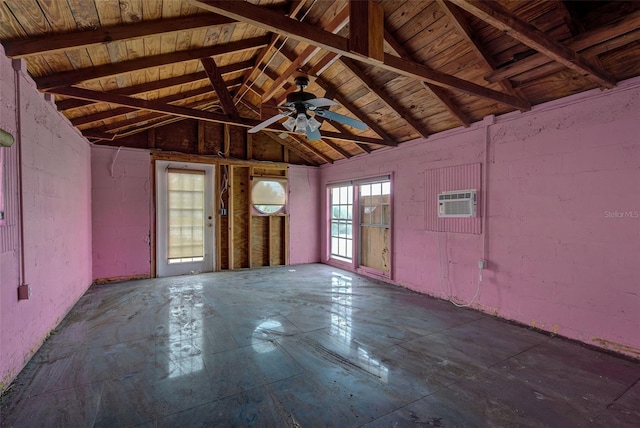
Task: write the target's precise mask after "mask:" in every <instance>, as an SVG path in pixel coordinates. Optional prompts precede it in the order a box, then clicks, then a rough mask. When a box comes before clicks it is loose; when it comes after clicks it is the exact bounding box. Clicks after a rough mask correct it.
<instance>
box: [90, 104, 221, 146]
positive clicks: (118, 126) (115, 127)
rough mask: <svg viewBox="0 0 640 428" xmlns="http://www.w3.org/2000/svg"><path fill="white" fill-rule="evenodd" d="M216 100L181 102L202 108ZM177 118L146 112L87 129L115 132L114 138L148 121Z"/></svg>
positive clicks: (139, 127)
mask: <svg viewBox="0 0 640 428" xmlns="http://www.w3.org/2000/svg"><path fill="white" fill-rule="evenodd" d="M217 102H218V100H217V98H209V99H205V100H200V101H195V102H191V103H188V104H183V105H182V106H183V107H189V108H198V109H200V110H204V109H207V108H210V107H212V106H214V105H216V104H217ZM178 120H184V118H182V117H176V116H172V115H166V114H163V113H147V114H141V115H138V116H136V117H133V118H130V119H124V120H121V121H118V122H115V123H111V124H109V125H105V126H100V127H96V128H88V129H93V130H97V131H101V132H107V133H110V134H113V133H115V134H117V135H116V138H119V137H120V136H121V135H123V134H124V133H127V134H131V133H135V132H140V131H143V130H145V129H146V125H148V124H149V123H152V124H154V125H155V124H158V123H166V122H169V121H178ZM134 127H135V129H133V130H132V129H131V128H134ZM122 130H125V131H124V133H122V132H121V131H122Z"/></svg>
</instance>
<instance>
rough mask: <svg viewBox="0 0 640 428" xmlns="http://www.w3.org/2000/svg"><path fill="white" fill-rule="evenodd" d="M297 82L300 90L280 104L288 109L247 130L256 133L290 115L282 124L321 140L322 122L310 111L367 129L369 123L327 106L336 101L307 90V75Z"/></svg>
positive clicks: (312, 138)
mask: <svg viewBox="0 0 640 428" xmlns="http://www.w3.org/2000/svg"><path fill="white" fill-rule="evenodd" d="M295 84H296V86H297V87H298V88H299V89H300V90H299V91H297V92H292V93H290V94H289V95H287V102H286V103H284V104H282V105H279V106H278V108H279V109H282V110H286V111H285V112H283V113H280V114H277V115H275V116H273V117H271V118H269V119H267V120H265V121H264V122H261V123H259V124H258V125H256V126H254V127H253V128H251V129H250V130H249V131H247V132H249V133H250V134H253V133H256V132H258V131H260V130H261V129H264V128H266V127H267V126H269V125H271V124H272V123H275V122H277V121H278V120H280V119H284V118H285V117H288V119H287V120H286V121H285V122H284V123H283V124H282V126H284V127H285V128H287V129H288V130H289V131H291V132H297V133H306V134H307V138H308V139H309V140H311V141H315V140H319V139H320V138H321V137H322V136H321V135H320V131H319V129H318V128H320V122H318V121H317V120H316V118H315V117H314V116H312V115H310V114H309V113H310V112H313V113H314V115H318V116H320V117H322V118H324V119H329V120H335V121H336V122H339V123H342V124H344V125H349V126H353V127H354V128H357V129H361V130H363V131H364V130H365V129H367V125H366V124H364V123H363V122H360V121H359V120H356V119H352V118H350V117H348V116H345V115H343V114H339V113H334V112H332V111H330V110H328V109H327V107H330V106H333V105H338V103H336V102H335V101H333V100H330V99H328V98H316V96H315V95H313V94H311V93H309V92H305V91H304V89H305V88H306V87H307V86H309V79H307V78H306V77H304V76H299V77H296V78H295Z"/></svg>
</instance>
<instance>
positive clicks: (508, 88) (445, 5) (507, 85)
mask: <svg viewBox="0 0 640 428" xmlns="http://www.w3.org/2000/svg"><path fill="white" fill-rule="evenodd" d="M436 2H437V3H438V6H440V8H441V9H442V10H443V11H444V13H445V14H446V15H447V16H448V17H449V19H450V21H451V23H452V24H453V25H454V26H455V27H456V29H457V30H458V34H460V35H461V36H462V37H463V38H464V39H465V40H466V41H467V43H469V46H471V49H473V51H474V52H475V54H476V56H477V57H478V58H479V59H480V61H482V62H483V63H484V65H485V66H486V67H487V68H488V69H489V70H491V71H494V70H495V69H496V67H497V64H496V61H495V60H494V59H493V57H492V56H491V54H489V52H488V51H487V49H486V48H485V47H484V45H483V44H482V43H480V42H479V41H478V40H477V38H476V37H475V36H474V34H473V30H472V29H471V26H470V25H469V23H468V22H467V19H466V18H465V17H464V15H463V14H462V11H461V10H460V9H458V7H457V6H454V5H453V3H449V2H448V1H445V0H436ZM499 84H500V86H501V87H502V90H503V91H505V92H506V93H508V94H511V95H513V96H514V97H520V98H524V96H523V94H522V93H520V92H519V91H517V90H516V89H514V88H513V86H512V85H511V82H509V81H508V80H506V81H501V82H499Z"/></svg>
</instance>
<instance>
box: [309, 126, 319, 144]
mask: <svg viewBox="0 0 640 428" xmlns="http://www.w3.org/2000/svg"><path fill="white" fill-rule="evenodd" d="M307 138H308V139H309V141H318V140H319V139H320V138H322V135H320V131H318V130H317V129H316V130H315V131H314V130H312V129H311V127H310V126H309V125H307Z"/></svg>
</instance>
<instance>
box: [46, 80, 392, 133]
mask: <svg viewBox="0 0 640 428" xmlns="http://www.w3.org/2000/svg"><path fill="white" fill-rule="evenodd" d="M53 93H57V94H60V95H65V96H68V97H73V98H79V99H85V100H92V101H98V102H105V103H109V104H115V105H120V106H124V107H132V108H134V109H140V110H149V111H155V112H159V113H166V114H170V115H174V116H180V117H185V118H192V119H200V120H206V121H209V122H218V123H228V124H231V125H238V126H243V127H245V128H251V127H254V126H256V125H258V124H259V123H260V121H259V120H256V119H248V118H242V117H235V118H229V117H228V116H227V115H225V114H220V113H213V112H208V111H202V110H197V109H192V108H185V107H182V106H176V105H171V104H166V103H163V102H158V101H149V100H143V99H139V98H131V97H127V96H124V95H118V94H111V93H106V92H100V91H93V90H89V89H83V88H76V87H58V88H54V90H53ZM112 111H113V110H112ZM265 129H267V130H271V131H276V132H285V133H289V134H292V133H293V132H291V131H287V130H285V129H284V128H283V129H278V128H275V127H267V128H265ZM323 137H324V138H332V139H337V140H343V141H356V142H360V143H363V144H377V145H383V146H385V145H387V146H388V145H391V146H395V145H397V144H396V143H393V142H387V141H382V140H379V139H377V138H368V137H360V136H356V137H353V136H349V135H343V134H340V133H337V132H326V131H324V132H323Z"/></svg>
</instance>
